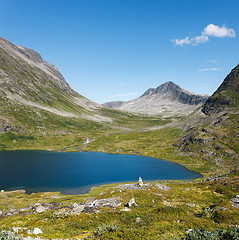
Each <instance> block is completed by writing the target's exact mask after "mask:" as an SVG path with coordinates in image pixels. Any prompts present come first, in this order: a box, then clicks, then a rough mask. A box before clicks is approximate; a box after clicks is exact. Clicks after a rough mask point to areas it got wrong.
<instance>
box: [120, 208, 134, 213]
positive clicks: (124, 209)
mask: <svg viewBox="0 0 239 240" xmlns="http://www.w3.org/2000/svg"><path fill="white" fill-rule="evenodd" d="M120 211H122V212H130V211H131V209H129V208H127V207H124V208H123V209H121V210H120Z"/></svg>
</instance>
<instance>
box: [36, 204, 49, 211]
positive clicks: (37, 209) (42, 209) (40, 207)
mask: <svg viewBox="0 0 239 240" xmlns="http://www.w3.org/2000/svg"><path fill="white" fill-rule="evenodd" d="M46 210H47V208H45V207H43V206H41V205H40V206H38V207H37V208H36V212H37V213H44V212H45V211H46Z"/></svg>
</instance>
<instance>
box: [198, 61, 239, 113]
mask: <svg viewBox="0 0 239 240" xmlns="http://www.w3.org/2000/svg"><path fill="white" fill-rule="evenodd" d="M230 108H232V109H234V110H235V108H236V109H238V108H239V65H237V66H236V67H235V68H234V69H232V71H231V73H230V74H228V75H227V77H226V78H225V80H224V81H223V83H222V84H221V86H220V87H219V88H218V89H217V90H216V92H215V93H214V94H213V95H212V96H211V97H210V98H209V99H208V100H207V102H206V103H205V104H204V106H203V109H202V111H203V112H204V113H205V114H207V115H211V114H213V113H219V112H221V111H223V110H226V109H230Z"/></svg>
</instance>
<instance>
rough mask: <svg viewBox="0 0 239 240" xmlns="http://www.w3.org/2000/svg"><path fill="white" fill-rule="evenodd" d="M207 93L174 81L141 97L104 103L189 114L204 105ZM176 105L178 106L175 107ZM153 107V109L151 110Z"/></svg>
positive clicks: (131, 109)
mask: <svg viewBox="0 0 239 240" xmlns="http://www.w3.org/2000/svg"><path fill="white" fill-rule="evenodd" d="M207 98H208V96H207V95H199V94H194V93H191V92H189V91H187V90H185V89H183V88H181V87H180V86H179V85H177V84H175V83H173V82H172V81H169V82H166V83H163V84H161V85H160V86H158V87H157V88H149V89H148V90H146V91H145V92H144V93H143V94H142V95H141V96H140V97H138V98H136V99H133V100H130V101H125V102H124V101H114V102H107V103H104V104H102V105H103V106H104V107H109V108H114V109H118V110H122V111H128V112H140V113H145V114H166V115H170V112H171V115H172V114H183V115H184V114H188V113H190V112H192V111H193V110H195V109H196V108H197V107H199V106H200V105H202V104H203V103H204V102H205V101H206V100H207ZM174 106H176V108H175V107H174ZM151 108H152V111H151V110H150V109H151Z"/></svg>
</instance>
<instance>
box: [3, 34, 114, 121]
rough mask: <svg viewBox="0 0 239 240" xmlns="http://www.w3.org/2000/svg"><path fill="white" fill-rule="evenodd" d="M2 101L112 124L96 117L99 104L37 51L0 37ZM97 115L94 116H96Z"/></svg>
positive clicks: (98, 116) (60, 114) (101, 117)
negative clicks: (84, 95)
mask: <svg viewBox="0 0 239 240" xmlns="http://www.w3.org/2000/svg"><path fill="white" fill-rule="evenodd" d="M0 83H1V85H0V98H1V100H2V101H4V100H5V101H11V102H16V103H18V104H22V105H25V106H32V107H34V108H37V109H43V110H45V111H48V112H51V113H54V114H56V115H59V116H65V117H84V118H87V117H89V118H91V119H93V120H96V121H101V120H105V121H110V119H107V118H104V117H103V116H100V115H97V114H98V113H97V109H99V108H101V106H100V105H98V104H96V103H94V102H92V101H90V100H88V99H86V98H84V97H83V96H81V95H80V94H78V93H77V92H75V91H74V90H73V89H71V87H70V86H69V85H68V84H67V82H66V81H65V79H64V77H63V76H62V75H61V73H60V72H59V71H58V70H57V68H56V67H55V66H53V65H51V64H50V63H48V62H46V61H44V60H43V59H42V58H41V56H40V54H38V53H36V52H35V51H33V50H31V49H28V48H24V47H20V46H16V45H14V44H12V43H10V42H9V41H7V40H5V39H3V38H0ZM93 115H94V116H93Z"/></svg>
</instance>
